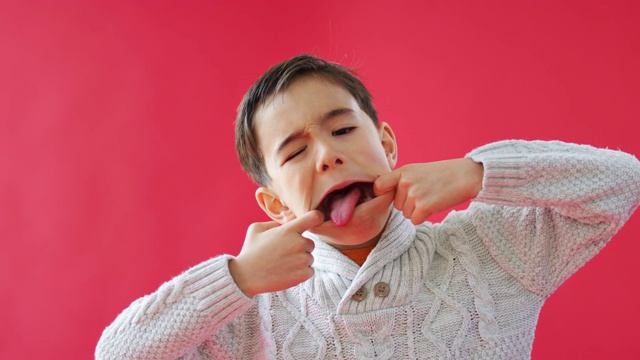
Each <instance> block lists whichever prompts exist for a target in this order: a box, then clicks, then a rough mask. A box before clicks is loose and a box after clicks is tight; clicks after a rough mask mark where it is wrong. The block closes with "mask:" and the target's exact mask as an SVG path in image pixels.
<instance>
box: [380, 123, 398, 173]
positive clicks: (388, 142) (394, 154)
mask: <svg viewBox="0 0 640 360" xmlns="http://www.w3.org/2000/svg"><path fill="white" fill-rule="evenodd" d="M378 134H379V135H380V142H381V143H382V147H383V148H384V152H385V154H386V155H387V161H388V162H389V167H390V168H392V169H393V168H394V167H395V166H396V163H397V162H398V145H397V143H396V135H395V134H394V133H393V130H392V129H391V126H389V124H387V123H385V122H383V123H381V124H380V125H379V126H378Z"/></svg>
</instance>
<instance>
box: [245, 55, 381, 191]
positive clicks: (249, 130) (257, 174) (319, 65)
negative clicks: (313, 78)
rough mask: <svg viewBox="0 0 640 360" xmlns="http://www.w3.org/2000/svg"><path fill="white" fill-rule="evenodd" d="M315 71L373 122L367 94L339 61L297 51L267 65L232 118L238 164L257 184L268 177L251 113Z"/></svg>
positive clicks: (376, 120) (374, 115)
mask: <svg viewBox="0 0 640 360" xmlns="http://www.w3.org/2000/svg"><path fill="white" fill-rule="evenodd" d="M309 74H314V75H319V76H322V77H324V78H325V79H327V80H330V81H332V82H335V83H336V84H337V85H340V86H343V87H344V88H345V89H346V90H347V91H349V93H351V95H352V96H353V97H354V98H355V100H356V101H357V102H358V105H359V106H360V108H361V109H362V111H364V112H365V113H366V114H367V115H369V117H370V118H371V120H373V123H374V124H375V125H377V124H378V115H377V113H376V110H375V108H374V107H373V102H372V99H371V94H370V93H369V91H368V90H367V89H366V88H365V87H364V85H363V84H362V82H361V81H360V80H359V79H358V78H357V75H356V74H355V72H353V71H352V70H351V69H348V68H346V67H344V66H342V65H339V64H335V63H331V62H328V61H325V60H322V59H320V58H318V57H316V56H313V55H307V54H304V55H298V56H295V57H293V58H291V59H289V60H286V61H283V62H281V63H279V64H276V65H274V66H273V67H271V68H270V69H269V70H267V72H265V73H264V74H263V75H262V76H261V77H260V78H259V79H258V81H256V82H255V84H253V86H251V88H250V89H249V91H247V93H246V94H245V96H244V98H243V99H242V102H241V103H240V107H239V108H238V117H237V118H236V151H237V153H238V158H239V159H240V164H241V165H242V168H243V169H244V171H245V172H246V173H247V174H249V176H250V177H251V179H253V181H255V182H256V183H257V184H258V185H260V186H266V185H267V184H269V182H270V181H271V178H270V177H269V174H267V170H266V169H265V166H264V158H263V157H262V154H261V153H260V148H259V146H258V140H257V138H256V136H255V133H254V129H253V128H254V122H253V120H254V116H255V113H256V112H257V110H258V108H259V107H260V106H262V105H263V104H264V103H265V102H266V101H267V99H268V98H269V97H270V96H271V95H272V94H277V93H278V92H280V91H283V90H286V88H287V87H288V86H289V84H291V83H292V82H293V80H295V79H297V78H299V77H301V76H302V75H309Z"/></svg>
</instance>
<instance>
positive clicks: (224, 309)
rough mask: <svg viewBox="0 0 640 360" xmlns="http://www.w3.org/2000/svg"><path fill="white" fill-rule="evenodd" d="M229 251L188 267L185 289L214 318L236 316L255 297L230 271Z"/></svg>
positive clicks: (248, 305)
mask: <svg viewBox="0 0 640 360" xmlns="http://www.w3.org/2000/svg"><path fill="white" fill-rule="evenodd" d="M232 258H233V256H231V255H222V256H217V257H215V258H213V259H211V260H209V261H206V262H204V263H202V264H199V265H197V266H195V267H193V268H191V269H190V270H187V271H186V272H185V273H184V274H183V276H184V277H185V283H187V285H186V286H185V292H187V293H190V294H192V296H193V297H195V298H196V299H198V300H199V302H198V303H197V310H199V311H201V312H203V313H205V314H206V313H212V312H216V313H215V314H211V315H214V316H216V317H217V318H235V317H236V316H239V315H240V314H242V313H244V312H245V311H247V309H248V308H250V307H251V306H252V305H254V301H253V300H252V299H251V298H249V297H247V296H246V295H245V294H244V293H243V292H242V290H240V288H239V287H238V285H236V283H235V281H234V280H233V277H232V276H231V273H230V272H229V260H230V259H232Z"/></svg>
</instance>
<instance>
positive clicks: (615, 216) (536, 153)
mask: <svg viewBox="0 0 640 360" xmlns="http://www.w3.org/2000/svg"><path fill="white" fill-rule="evenodd" d="M467 156H468V157H469V158H471V159H473V160H474V161H476V162H481V163H482V164H483V166H484V177H483V185H482V190H481V191H480V193H479V194H478V196H477V197H476V199H475V201H474V202H473V203H472V204H471V206H470V207H469V214H470V216H471V219H472V220H473V222H474V224H475V227H476V229H477V232H478V234H479V235H480V237H481V238H482V240H483V242H484V243H485V246H487V248H488V249H489V251H490V253H491V254H492V256H493V257H494V258H495V259H496V261H497V262H498V263H499V264H500V265H501V266H502V267H503V268H505V269H506V270H507V271H509V272H510V273H511V274H512V275H513V276H514V277H516V278H517V279H519V280H520V281H521V282H522V283H523V284H524V285H525V286H526V287H527V288H528V289H529V290H531V291H533V292H536V293H539V294H541V295H544V296H548V295H549V294H551V293H552V292H553V291H554V290H555V289H556V288H557V287H558V286H559V285H560V284H561V283H562V282H563V281H564V280H566V279H567V278H568V277H569V276H570V275H571V274H573V273H574V272H575V271H577V270H578V269H579V268H580V267H581V266H582V265H584V263H586V262H587V261H588V260H589V259H591V258H592V257H593V256H594V255H595V254H596V253H597V252H598V251H599V250H600V249H601V248H602V247H603V246H604V245H605V244H606V243H607V241H609V240H610V239H611V237H612V236H613V235H614V234H615V233H616V232H617V231H618V230H619V229H620V227H622V225H623V224H624V223H625V221H626V220H627V219H628V218H629V216H630V215H631V214H632V213H633V211H634V210H635V209H636V208H637V207H638V205H639V204H640V162H638V160H637V159H636V158H635V157H633V156H632V155H629V154H626V153H623V152H621V151H613V150H606V149H596V148H594V147H591V146H586V145H575V144H566V143H562V142H558V141H552V142H542V141H535V142H525V141H503V142H498V143H494V144H490V145H487V146H484V147H481V148H478V149H476V150H474V151H472V152H471V153H470V154H468V155H467Z"/></svg>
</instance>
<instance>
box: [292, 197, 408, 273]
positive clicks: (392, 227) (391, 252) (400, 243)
mask: <svg viewBox="0 0 640 360" xmlns="http://www.w3.org/2000/svg"><path fill="white" fill-rule="evenodd" d="M303 235H304V236H305V237H308V238H310V239H311V240H313V241H314V243H315V249H314V251H313V253H312V254H313V257H314V263H313V267H314V268H316V269H317V270H320V271H327V272H333V273H336V274H339V275H341V276H343V277H346V278H348V279H349V280H354V279H355V278H356V276H357V277H358V278H362V277H364V279H362V280H363V281H366V280H367V279H368V278H370V277H371V276H373V274H375V273H376V272H377V271H378V270H380V269H381V268H382V267H383V266H385V265H386V264H387V263H389V262H390V261H393V260H394V259H395V258H397V257H398V256H399V255H400V254H402V253H404V252H405V251H406V250H407V249H408V248H409V246H411V243H412V242H413V240H414V238H415V235H416V230H415V227H414V226H413V224H412V223H411V221H409V220H408V219H406V218H405V217H404V216H403V215H402V213H401V212H400V211H398V210H396V209H395V208H392V209H391V215H390V216H389V220H388V221H387V225H386V226H385V229H384V231H383V233H382V236H381V237H380V240H379V241H378V244H377V245H376V247H375V248H374V249H373V251H371V253H370V254H369V257H368V258H367V260H366V261H365V263H364V264H363V265H362V267H359V266H358V265H356V264H355V263H354V262H353V261H351V260H350V259H349V258H348V257H346V256H345V255H344V254H342V253H341V252H340V251H339V250H337V249H336V248H334V247H332V246H331V245H329V244H327V243H325V242H324V241H322V240H321V239H320V238H319V237H318V236H316V235H314V234H312V233H310V232H305V233H304V234H303Z"/></svg>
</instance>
